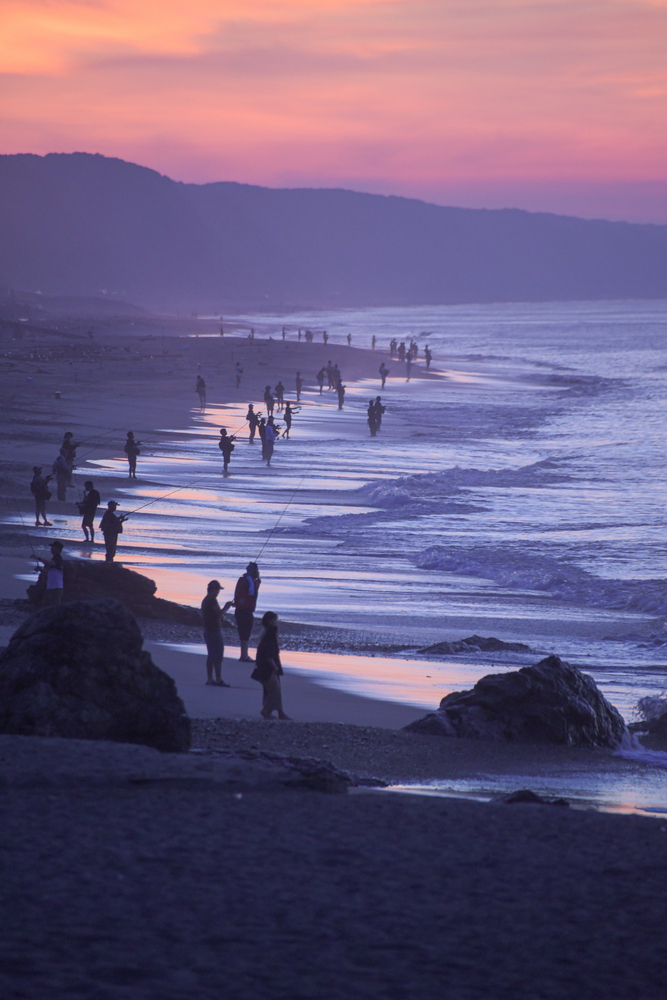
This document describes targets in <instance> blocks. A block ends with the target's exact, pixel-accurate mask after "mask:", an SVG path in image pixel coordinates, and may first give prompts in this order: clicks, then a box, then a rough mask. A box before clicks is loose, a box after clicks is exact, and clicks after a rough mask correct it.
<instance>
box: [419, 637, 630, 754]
mask: <svg viewBox="0 0 667 1000" xmlns="http://www.w3.org/2000/svg"><path fill="white" fill-rule="evenodd" d="M405 728H406V729H407V730H408V731H409V732H413V733H423V734H425V735H437V736H460V737H464V738H467V739H477V740H507V741H508V742H513V743H555V744H560V745H564V746H589V747H616V746H618V744H619V743H620V742H621V739H622V738H623V736H624V734H625V732H626V728H625V723H624V722H623V719H622V718H621V715H620V714H619V712H617V710H616V709H615V708H614V706H613V705H610V704H609V702H608V701H607V699H606V698H605V697H604V696H603V695H602V694H601V693H600V691H599V690H598V687H597V685H596V684H595V681H594V680H593V679H592V677H589V676H588V675H587V674H583V673H582V672H581V671H580V670H578V669H577V667H573V666H572V665H571V664H569V663H564V662H563V661H562V660H561V659H560V658H559V657H558V656H548V657H547V658H546V659H544V660H540V662H539V663H536V664H535V665H534V666H532V667H523V668H522V669H521V670H515V671H512V672H511V673H506V674H489V675H488V676H487V677H482V679H481V680H480V681H478V682H477V684H475V686H474V688H473V689H472V691H456V692H454V693H453V694H449V695H447V696H446V697H445V698H443V699H442V701H441V702H440V707H439V709H438V711H437V712H432V713H431V714H430V715H427V716H426V717H425V718H423V719H418V720H417V721H416V722H413V723H411V724H410V725H409V726H406V727H405Z"/></svg>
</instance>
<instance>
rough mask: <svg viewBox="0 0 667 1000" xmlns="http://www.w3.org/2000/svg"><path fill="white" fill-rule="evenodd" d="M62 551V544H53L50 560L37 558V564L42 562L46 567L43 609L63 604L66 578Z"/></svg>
mask: <svg viewBox="0 0 667 1000" xmlns="http://www.w3.org/2000/svg"><path fill="white" fill-rule="evenodd" d="M62 551H63V543H62V542H51V558H50V559H42V558H41V556H35V558H36V559H37V562H41V563H42V565H43V566H44V572H45V573H46V590H45V591H44V596H43V597H42V607H48V606H49V605H52V604H61V603H62V599H63V576H64V565H63V557H62Z"/></svg>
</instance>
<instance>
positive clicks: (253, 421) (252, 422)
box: [245, 403, 259, 444]
mask: <svg viewBox="0 0 667 1000" xmlns="http://www.w3.org/2000/svg"><path fill="white" fill-rule="evenodd" d="M245 418H246V420H247V421H248V427H249V428H250V436H249V437H248V444H254V442H255V434H256V433H257V424H258V423H259V417H258V416H257V414H256V413H255V408H254V406H253V405H252V403H248V412H247V413H246V415H245Z"/></svg>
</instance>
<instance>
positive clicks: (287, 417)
mask: <svg viewBox="0 0 667 1000" xmlns="http://www.w3.org/2000/svg"><path fill="white" fill-rule="evenodd" d="M298 412H299V411H298V410H297V409H296V408H294V409H293V408H292V404H291V403H290V401H289V399H288V400H287V403H286V405H285V412H284V413H283V420H284V421H285V430H284V431H283V437H284V438H287V439H289V432H290V430H291V429H292V417H293V416H294V414H295V413H298Z"/></svg>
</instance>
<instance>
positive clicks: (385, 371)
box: [378, 361, 390, 389]
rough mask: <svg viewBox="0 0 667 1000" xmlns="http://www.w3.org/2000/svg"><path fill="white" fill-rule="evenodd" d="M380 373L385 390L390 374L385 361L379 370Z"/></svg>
mask: <svg viewBox="0 0 667 1000" xmlns="http://www.w3.org/2000/svg"><path fill="white" fill-rule="evenodd" d="M378 371H379V372H380V378H381V379H382V388H383V389H384V384H385V382H386V381H387V375H388V374H389V371H390V369H389V368H387V366H386V364H385V363H384V361H383V362H382V364H381V365H380V367H379V368H378Z"/></svg>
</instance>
